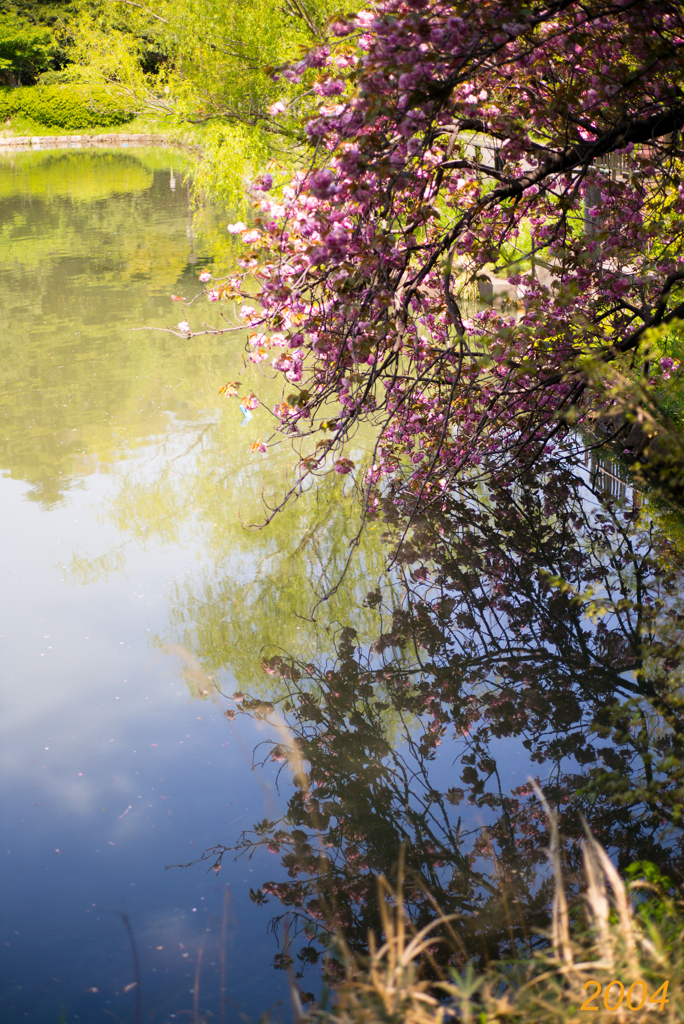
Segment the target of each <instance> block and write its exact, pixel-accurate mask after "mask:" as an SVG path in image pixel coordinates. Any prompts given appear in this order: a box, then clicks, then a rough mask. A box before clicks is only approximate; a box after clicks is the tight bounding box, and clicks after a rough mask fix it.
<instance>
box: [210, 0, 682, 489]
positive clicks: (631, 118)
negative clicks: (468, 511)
mask: <svg viewBox="0 0 684 1024" xmlns="http://www.w3.org/2000/svg"><path fill="white" fill-rule="evenodd" d="M333 33H334V35H333V42H331V43H330V44H329V45H325V46H321V47H318V48H317V49H314V50H312V51H310V52H309V53H308V55H306V56H305V57H304V58H303V59H302V60H301V61H300V62H299V63H297V64H295V65H291V66H288V67H282V68H280V69H278V70H276V71H275V72H274V74H275V75H276V76H277V75H280V76H281V77H282V79H284V80H287V81H289V82H293V81H294V82H297V81H300V80H305V81H310V80H311V75H312V74H313V81H314V84H313V93H314V95H315V97H316V105H315V109H313V111H312V112H311V113H310V116H308V117H307V119H306V120H305V123H304V126H303V127H304V130H305V132H306V136H307V137H308V140H309V143H310V147H311V150H310V153H311V158H310V161H309V163H308V164H307V166H306V167H303V168H302V169H300V170H299V171H298V172H297V173H296V174H295V175H294V176H293V177H291V179H290V180H289V181H288V182H287V183H284V184H283V183H281V184H278V173H275V178H276V181H275V183H274V180H273V176H272V175H271V174H268V175H264V176H263V177H262V178H261V179H259V180H257V181H256V182H255V183H254V185H253V189H254V196H255V211H254V213H255V216H254V219H253V223H251V224H249V225H245V224H242V223H241V224H237V225H233V226H229V229H232V230H233V231H234V233H236V234H239V235H241V237H242V241H243V243H244V250H243V253H242V257H241V260H240V271H239V273H235V274H233V275H231V276H230V278H228V279H226V280H225V281H223V282H222V283H221V285H220V287H218V288H217V286H216V283H214V282H212V286H213V290H214V291H218V292H219V294H220V295H221V296H222V297H226V298H228V299H231V298H233V299H235V298H237V299H238V300H243V301H245V302H246V303H247V304H246V305H245V306H243V307H242V308H241V311H240V318H239V321H238V322H241V323H246V324H247V325H248V326H249V327H250V328H252V331H253V333H252V335H251V338H250V345H249V349H250V355H249V358H250V359H251V361H252V362H253V363H255V364H257V365H258V366H259V370H260V371H261V372H267V371H269V370H270V372H272V373H275V374H281V375H282V377H283V379H284V392H283V400H282V401H281V402H280V403H279V404H278V405H277V406H276V407H275V409H274V410H273V411H274V412H275V414H276V417H277V432H276V434H275V435H274V439H275V437H276V436H277V433H280V434H282V433H284V434H286V435H289V436H291V437H292V438H293V439H294V442H295V445H296V447H297V449H298V452H299V454H300V458H301V461H300V465H299V477H298V479H297V481H296V484H295V486H294V488H293V492H291V493H294V492H296V491H297V490H298V489H299V488H300V487H301V485H302V483H303V481H304V480H305V479H306V478H307V477H309V476H310V475H315V474H317V473H321V472H327V471H330V470H331V469H333V470H335V471H337V472H338V473H341V474H346V473H349V472H352V471H353V470H354V469H355V466H354V461H353V458H352V455H353V453H352V452H350V442H351V440H352V438H353V437H354V435H355V432H356V430H357V428H358V426H359V424H360V423H361V422H363V421H366V420H367V421H370V422H371V423H372V424H373V425H374V428H375V434H374V437H375V439H376V440H375V447H374V449H373V454H372V459H371V462H370V464H369V466H368V467H365V469H364V473H365V474H366V475H365V476H364V480H365V481H366V483H367V484H368V485H370V486H368V487H367V489H366V501H368V500H377V499H373V498H371V495H372V491H373V487H372V485H373V484H376V483H377V482H378V481H379V480H381V479H382V478H384V477H387V476H390V477H392V478H396V477H397V476H401V477H402V478H403V479H409V480H410V482H411V487H412V489H413V493H414V497H415V503H416V507H418V505H420V504H421V503H425V502H430V501H434V500H435V499H436V498H439V496H440V495H441V494H442V493H443V491H444V490H445V489H446V488H448V486H449V484H450V482H451V481H452V480H453V479H454V478H455V477H456V476H457V475H459V474H462V473H463V472H464V471H466V470H468V471H469V472H471V473H472V472H477V473H482V474H485V473H486V474H493V475H494V477H496V478H499V477H501V475H502V474H504V475H506V474H509V475H510V473H511V472H513V471H515V472H518V471H519V469H520V467H521V465H529V464H531V463H533V462H534V460H535V459H537V458H538V457H539V456H540V455H541V454H542V453H543V452H548V451H550V450H552V449H553V446H554V443H555V442H556V441H557V440H558V439H559V437H560V436H562V435H564V434H566V433H567V431H568V430H569V429H571V428H572V427H574V425H576V424H577V423H581V422H582V421H583V420H585V419H586V418H587V416H588V415H595V414H596V411H597V410H599V411H603V413H604V414H606V415H607V416H608V419H606V420H605V421H606V422H607V423H609V424H610V425H611V426H610V430H609V433H610V434H612V435H615V436H617V434H618V433H619V432H620V431H622V433H623V434H625V433H626V432H627V431H628V430H629V429H630V424H634V423H636V424H637V425H638V426H639V430H640V431H641V441H640V443H639V448H640V449H641V448H643V447H644V444H645V443H647V442H648V439H649V437H651V436H652V435H654V434H655V433H656V432H657V431H659V432H660V434H661V441H662V436H663V435H664V434H665V435H668V440H667V441H666V443H665V444H662V445H661V452H665V453H666V454H667V459H668V460H669V462H668V465H669V469H668V472H669V484H670V486H671V487H672V488H673V489H674V490H675V491H677V490H681V488H682V484H683V481H682V463H683V462H684V460H683V459H682V454H683V449H682V446H681V442H680V441H679V440H678V438H677V435H676V431H673V430H668V427H667V422H666V420H665V419H664V417H663V416H662V410H661V409H660V406H659V402H660V399H661V397H662V395H663V393H664V391H666V390H667V389H668V388H671V387H672V386H673V384H674V385H675V386H677V383H678V381H677V378H678V376H679V370H680V364H679V361H678V359H677V357H676V352H675V354H674V355H673V354H672V352H671V351H670V349H669V348H668V345H669V346H670V348H671V346H672V344H674V345H675V349H676V344H677V331H678V325H679V323H680V322H681V318H682V316H683V315H684V301H683V300H684V295H683V294H682V282H684V254H683V253H682V236H683V230H684V185H683V184H682V183H681V182H680V173H681V160H682V155H684V150H682V147H681V143H680V131H681V128H682V126H683V125H684V95H683V93H682V86H681V83H682V81H683V80H684V76H683V70H684V63H683V62H684V11H682V8H681V6H680V5H679V4H677V3H674V2H669V0H665V2H660V0H656V2H653V0H648V2H645V0H543V2H541V3H538V4H532V5H530V4H528V3H522V2H520V0H478V2H477V3H469V2H463V3H452V2H443V0H438V2H431V3H428V2H427V0H383V2H381V3H379V4H378V5H377V7H376V8H375V9H374V10H373V11H364V12H361V13H359V14H357V15H355V16H352V17H350V18H349V19H348V20H344V21H339V22H337V23H335V24H334V25H333ZM255 282H256V285H255ZM210 297H211V296H210ZM257 390H258V389H257ZM613 428H614V429H613ZM652 449H653V451H652V454H653V452H654V451H655V445H653V446H652ZM664 461H667V460H665V457H664V456H662V458H661V463H663V464H664ZM440 500H441V499H440Z"/></svg>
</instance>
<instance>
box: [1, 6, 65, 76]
mask: <svg viewBox="0 0 684 1024" xmlns="http://www.w3.org/2000/svg"><path fill="white" fill-rule="evenodd" d="M56 49H57V43H56V41H55V37H54V35H53V34H52V32H51V31H50V29H49V28H46V27H44V26H42V25H34V24H32V23H31V22H30V21H27V20H26V19H25V18H22V17H20V16H19V15H18V14H14V13H8V14H3V16H2V20H0V76H2V78H3V80H4V83H5V85H22V84H23V85H26V84H29V82H31V81H34V80H35V78H36V76H37V75H38V74H40V72H41V71H45V70H47V68H49V67H50V62H51V61H52V58H53V57H54V55H55V51H56Z"/></svg>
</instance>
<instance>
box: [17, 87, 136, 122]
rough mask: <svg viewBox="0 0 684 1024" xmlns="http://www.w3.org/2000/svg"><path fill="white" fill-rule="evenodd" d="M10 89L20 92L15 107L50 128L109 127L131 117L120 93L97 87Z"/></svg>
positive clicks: (130, 112)
mask: <svg viewBox="0 0 684 1024" xmlns="http://www.w3.org/2000/svg"><path fill="white" fill-rule="evenodd" d="M13 91H14V92H15V93H20V96H19V97H18V100H19V104H18V109H20V110H21V112H22V114H24V115H25V116H26V117H29V118H30V119H31V120H32V121H35V122H36V124H40V125H45V126H46V127H49V128H62V129H66V130H72V131H78V130H80V129H82V128H98V127H102V128H109V127H113V126H115V125H120V124H125V122H126V121H130V120H131V118H132V117H133V116H134V115H133V113H132V111H131V110H130V108H128V106H127V104H126V102H125V100H124V98H123V97H122V96H117V95H116V94H113V93H111V92H108V91H107V90H106V89H103V88H101V87H98V86H89V85H76V84H65V85H45V86H43V85H36V86H30V87H29V88H27V89H16V90H13ZM0 116H2V108H1V107H0Z"/></svg>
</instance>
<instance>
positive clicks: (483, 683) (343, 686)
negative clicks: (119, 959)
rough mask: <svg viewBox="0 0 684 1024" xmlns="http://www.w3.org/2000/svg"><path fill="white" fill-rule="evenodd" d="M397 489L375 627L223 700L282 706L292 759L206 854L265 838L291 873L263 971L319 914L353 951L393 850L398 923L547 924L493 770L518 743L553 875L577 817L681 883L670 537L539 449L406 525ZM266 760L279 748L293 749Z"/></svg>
mask: <svg viewBox="0 0 684 1024" xmlns="http://www.w3.org/2000/svg"><path fill="white" fill-rule="evenodd" d="M412 497H413V496H412V495H411V494H410V493H408V494H398V495H397V494H394V495H391V496H388V497H387V498H386V499H385V500H384V502H383V503H381V504H380V505H378V507H377V508H376V509H375V510H374V513H373V515H374V517H375V518H376V520H378V521H384V524H385V525H386V528H387V535H388V540H389V542H390V547H391V548H392V545H393V547H394V551H395V559H396V564H397V565H398V566H399V569H400V572H401V576H402V578H403V588H402V592H401V597H400V598H397V588H396V585H395V586H394V587H393V588H392V589H391V590H390V589H389V588H388V594H390V596H391V605H390V606H389V607H385V604H384V602H385V600H386V598H385V595H384V594H383V592H382V591H381V590H379V589H378V590H375V591H372V592H370V593H368V595H367V597H366V604H367V605H369V606H371V607H374V606H375V607H376V608H377V609H378V610H379V611H381V612H382V622H383V628H382V631H381V633H380V635H379V636H377V638H376V639H375V642H374V643H373V644H372V645H368V644H365V643H363V644H362V643H361V642H360V641H359V640H358V638H357V634H356V632H355V630H354V628H353V623H349V624H346V625H344V626H342V627H341V628H339V631H338V634H337V657H336V659H335V660H334V661H330V662H328V661H325V660H323V661H322V662H321V663H315V662H305V661H302V660H301V659H296V658H292V657H290V656H288V653H287V652H286V651H281V652H278V653H275V654H273V655H272V656H270V657H268V658H267V660H266V661H265V662H264V665H263V667H264V669H265V671H266V672H268V673H270V674H272V675H275V676H277V677H278V678H279V681H280V685H279V687H278V694H279V695H278V696H277V697H274V698H273V701H272V704H268V703H265V702H264V700H263V694H261V695H260V696H259V697H258V698H257V697H254V698H251V697H250V696H246V697H245V698H244V699H240V702H239V704H238V708H239V713H240V714H248V715H253V716H257V717H268V716H269V714H270V713H271V711H272V709H273V707H275V708H276V709H277V710H278V711H280V712H281V713H282V715H283V716H284V718H285V720H286V722H287V726H288V728H289V730H290V733H291V735H292V736H293V737H294V741H296V746H297V748H298V750H299V752H300V754H301V757H302V758H303V760H304V762H305V769H306V776H304V777H300V778H299V783H300V784H299V785H298V786H296V787H295V790H294V794H293V795H292V796H291V798H290V800H289V803H288V808H287V813H286V814H285V816H284V817H283V818H282V819H281V820H278V821H264V822H261V823H260V824H259V825H257V826H255V828H254V829H252V830H251V831H249V832H246V833H244V834H243V836H242V837H241V840H240V843H239V844H238V846H237V847H232V848H228V847H223V846H218V847H215V848H213V849H212V850H208V851H206V853H205V855H204V857H205V858H206V859H208V858H212V859H213V860H215V861H219V862H220V859H221V858H222V857H223V856H224V855H226V854H227V853H228V852H229V849H230V850H231V851H235V850H238V851H242V852H249V851H251V850H253V849H254V848H255V847H260V846H267V847H268V849H269V850H271V851H272V852H273V853H274V854H278V855H279V856H280V859H281V862H282V865H283V866H284V867H285V868H286V869H287V873H288V875H289V880H287V881H280V882H266V883H264V884H262V885H261V887H260V888H259V889H258V890H257V892H255V893H253V899H255V900H256V901H257V902H263V901H266V900H267V899H269V898H272V897H275V898H276V899H277V900H278V901H280V903H281V904H282V905H283V907H284V908H285V911H284V912H285V913H288V914H289V915H290V919H291V921H294V922H296V926H293V925H291V926H290V928H289V939H290V942H289V946H288V947H287V948H286V949H285V950H284V952H282V953H280V954H279V955H278V956H277V957H276V964H277V965H278V966H286V965H288V964H289V963H290V962H291V961H290V956H291V955H293V954H294V953H295V952H297V955H298V957H299V959H300V961H303V962H307V961H309V962H314V961H316V960H317V959H318V956H319V952H320V949H321V948H322V947H324V946H325V945H326V942H328V940H329V933H330V931H331V930H333V929H335V928H341V929H342V930H343V933H344V936H345V938H346V940H347V942H348V943H349V944H350V946H351V947H352V948H356V949H363V948H364V946H365V944H366V943H367V940H368V929H369V928H372V929H375V930H376V931H378V930H379V925H380V921H379V915H378V906H377V897H376V876H377V875H379V874H383V875H386V876H389V877H390V878H396V871H397V867H396V865H397V860H398V854H399V851H400V849H402V848H403V857H404V860H405V866H404V875H405V898H406V906H407V910H408V911H409V913H410V914H411V917H412V919H413V920H414V922H415V924H416V925H418V926H420V925H422V924H424V923H426V922H427V921H428V920H431V919H433V918H434V917H435V910H436V906H437V905H438V906H439V908H440V909H441V910H442V911H443V912H445V913H449V914H450V913H457V914H460V915H462V917H461V918H460V920H459V921H458V922H457V925H456V928H457V932H458V934H459V936H460V940H461V942H462V944H463V949H464V950H466V951H467V954H468V955H469V956H475V957H480V958H484V959H488V958H490V957H495V956H500V955H506V954H507V953H508V952H511V951H514V950H515V948H516V943H517V942H519V940H520V939H521V938H522V937H523V936H527V937H529V935H530V934H531V931H533V930H534V929H535V928H539V927H543V926H544V925H545V924H546V922H547V921H548V911H549V899H550V881H549V879H548V877H547V873H546V869H545V860H546V858H545V848H546V845H547V842H546V835H545V833H546V823H545V820H544V817H543V814H542V813H541V808H540V807H539V804H538V802H537V800H536V798H535V797H534V795H533V794H532V792H531V788H530V786H529V784H523V785H515V786H513V787H510V786H508V787H507V784H506V783H505V782H504V776H505V775H506V774H510V772H508V771H507V763H506V762H507V759H508V758H510V757H511V751H512V750H518V752H519V753H521V750H520V748H521V747H522V748H524V750H525V751H526V752H527V758H528V763H529V772H531V773H532V774H534V775H535V776H536V777H537V779H538V780H539V781H540V783H541V784H542V786H543V788H544V790H545V792H546V795H547V797H548V798H549V800H550V801H551V803H552V804H554V805H555V806H556V807H557V808H558V810H559V812H560V817H561V823H562V829H563V834H564V837H565V844H566V849H565V857H566V860H567V864H568V868H569V870H570V872H571V873H572V872H573V871H574V870H576V869H577V868H578V867H579V860H578V855H579V840H580V837H581V835H582V826H581V822H580V814H579V812H581V813H582V814H583V815H584V816H585V817H586V818H587V820H588V822H589V824H590V827H591V829H592V830H593V832H594V834H595V835H596V837H597V838H598V839H599V840H600V842H601V843H603V844H604V846H606V847H607V848H608V849H609V850H611V851H612V852H613V854H614V855H615V858H616V860H617V862H618V864H619V865H620V866H621V867H623V868H624V867H626V866H627V865H629V864H630V863H632V862H634V861H636V860H640V859H648V860H651V861H655V862H656V863H658V864H659V865H661V866H663V867H666V868H667V870H668V871H669V872H670V873H673V872H674V874H675V876H678V877H679V878H680V879H681V878H682V874H683V871H682V831H681V825H682V815H683V810H684V800H683V795H684V790H683V785H682V774H683V765H684V758H683V746H684V702H683V700H682V696H683V693H682V689H683V688H682V682H683V679H684V672H683V664H684V663H683V654H684V647H683V633H684V629H683V626H684V614H683V607H682V598H681V584H682V568H681V562H680V561H679V560H678V558H677V552H676V550H675V546H674V545H673V544H672V543H671V542H670V541H668V540H667V538H666V537H665V536H664V534H663V532H662V531H661V530H660V529H659V528H658V527H657V525H656V523H655V522H654V519H653V516H652V515H649V513H648V512H647V511H646V510H644V509H641V510H640V509H638V508H633V507H628V506H627V505H625V504H624V503H622V504H620V503H618V502H617V501H615V500H613V499H608V500H605V499H604V500H603V501H602V500H601V497H600V495H599V493H598V492H597V491H596V490H593V489H592V487H591V486H590V483H589V482H588V480H587V478H586V477H585V476H582V475H581V474H580V473H579V472H578V471H575V472H573V471H572V470H571V469H569V468H562V467H559V466H557V465H554V464H552V463H551V462H549V463H548V464H547V465H545V466H543V467H541V468H538V472H537V475H536V477H535V478H534V479H532V478H529V479H526V480H523V481H520V483H519V485H518V486H516V487H509V488H505V487H501V488H497V487H496V486H489V487H484V486H483V485H479V486H477V487H470V488H469V487H463V488H462V489H461V491H460V493H458V494H456V493H454V494H450V495H444V496H442V497H440V499H439V501H438V502H437V503H436V504H435V505H434V506H433V508H432V510H431V511H430V513H429V514H428V515H426V516H424V517H423V518H422V519H420V520H419V521H417V522H415V523H414V524H413V526H412V528H411V530H410V533H409V534H408V535H407V536H405V537H404V536H403V535H402V528H403V523H405V521H406V513H407V511H408V510H409V509H410V506H411V501H412ZM229 714H230V712H229ZM294 741H293V742H294ZM512 741H514V742H512ZM442 743H444V745H445V748H446V747H447V746H448V747H449V752H450V755H452V756H450V757H449V770H448V771H445V769H444V764H445V759H444V748H443V749H442V750H439V747H440V745H441V744H442ZM269 756H270V758H272V759H274V760H276V761H278V760H280V761H285V760H286V758H287V757H288V750H287V744H286V743H275V742H274V743H273V744H272V746H271V748H270V752H269ZM518 757H519V754H518ZM445 776H448V779H447V781H445ZM524 777H525V775H523V779H524ZM454 783H457V785H455V784H454ZM277 920H278V919H277V918H276V922H277ZM294 939H296V941H294ZM435 955H436V956H439V955H444V956H452V957H456V959H458V957H459V955H461V956H463V954H458V953H457V952H454V948H453V946H450V947H449V948H446V947H445V952H444V953H443V954H439V953H437V952H436V953H435ZM329 967H330V963H329ZM333 967H334V964H333Z"/></svg>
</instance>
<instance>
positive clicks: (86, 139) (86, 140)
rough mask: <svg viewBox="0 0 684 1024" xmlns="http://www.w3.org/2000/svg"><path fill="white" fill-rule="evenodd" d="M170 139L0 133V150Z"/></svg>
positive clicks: (133, 143)
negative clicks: (4, 134)
mask: <svg viewBox="0 0 684 1024" xmlns="http://www.w3.org/2000/svg"><path fill="white" fill-rule="evenodd" d="M169 142H170V140H169V139H167V138H165V137H164V136H163V135H126V134H125V133H124V132H117V133H110V134H108V135H6V136H1V135H0V151H2V150H6V149H11V150H27V149H91V148H96V147H98V146H118V147H127V146H161V145H164V143H169Z"/></svg>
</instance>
